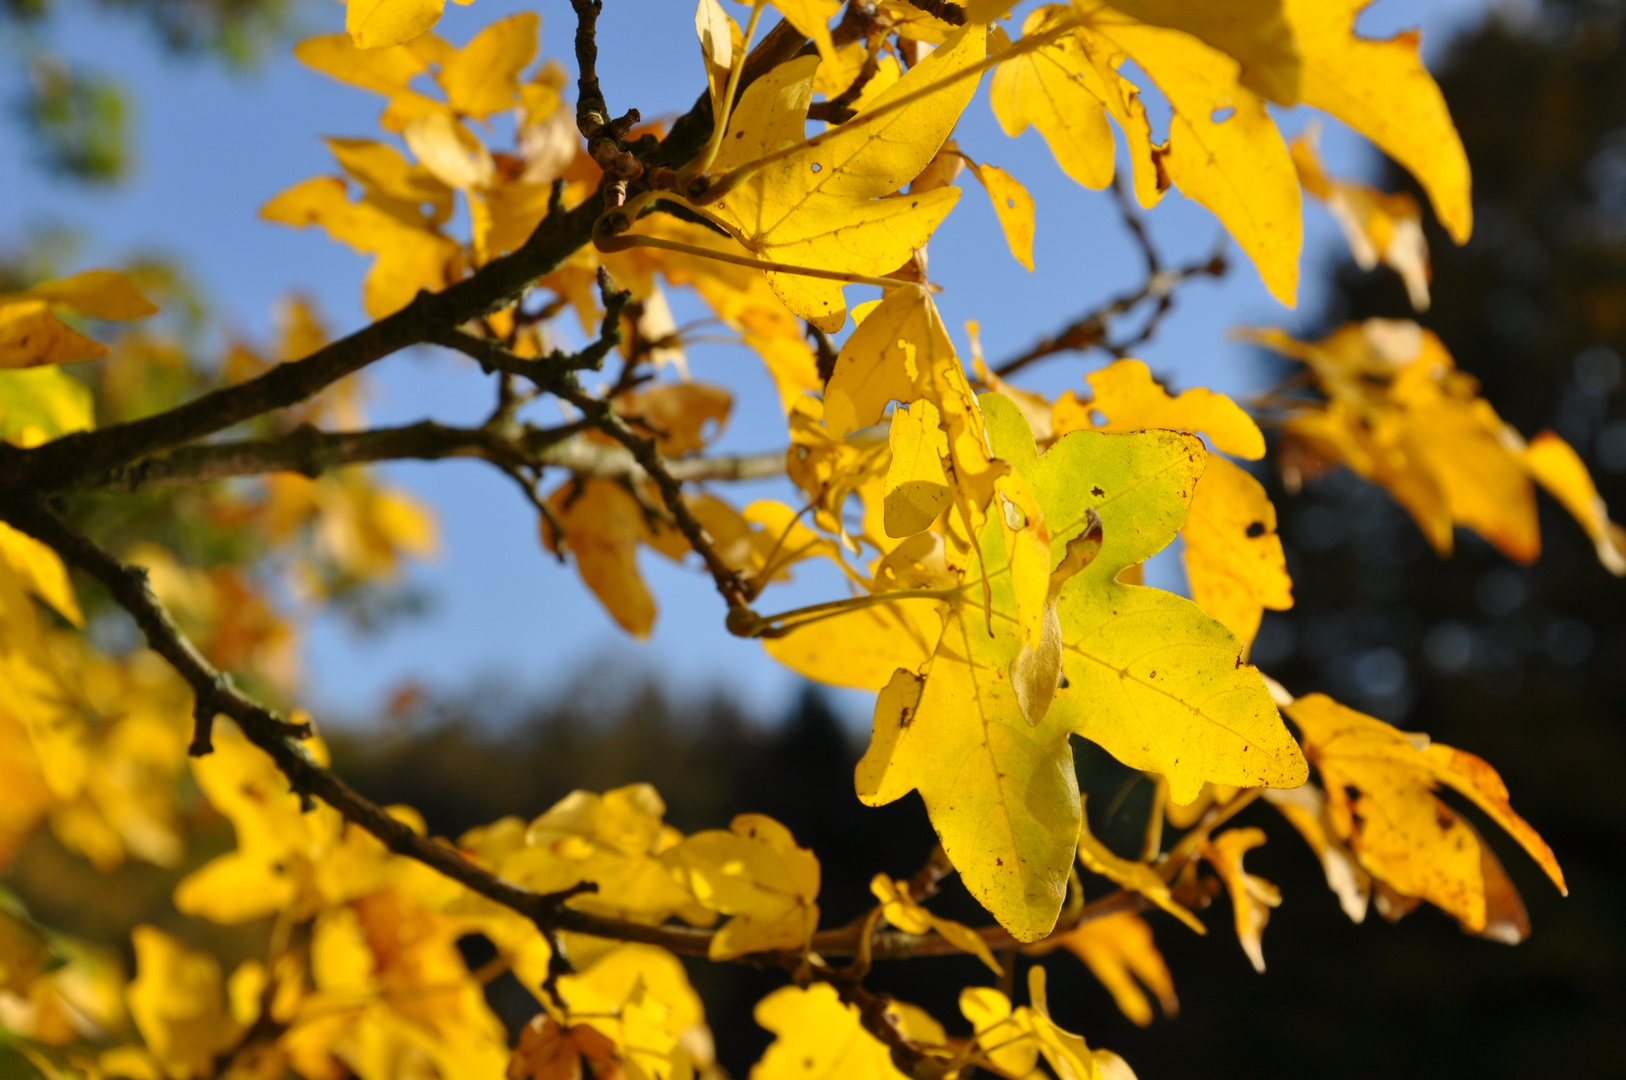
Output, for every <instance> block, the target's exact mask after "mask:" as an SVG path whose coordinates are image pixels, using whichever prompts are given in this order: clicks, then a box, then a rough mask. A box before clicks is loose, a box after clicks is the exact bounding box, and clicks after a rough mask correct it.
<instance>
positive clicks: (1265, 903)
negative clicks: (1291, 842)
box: [1203, 828, 1282, 975]
mask: <svg viewBox="0 0 1626 1080" xmlns="http://www.w3.org/2000/svg"><path fill="white" fill-rule="evenodd" d="M1264 842H1265V833H1264V830H1263V829H1255V828H1247V829H1227V830H1225V831H1224V832H1222V833H1220V834H1219V835H1218V836H1216V837H1214V838H1213V839H1212V840H1210V841H1208V842H1207V843H1206V844H1204V845H1203V858H1205V859H1207V860H1208V861H1209V862H1211V863H1213V864H1214V869H1215V870H1218V871H1219V876H1220V880H1222V881H1224V882H1225V889H1226V891H1227V892H1229V893H1230V894H1231V909H1232V911H1233V913H1234V915H1235V921H1236V938H1237V940H1238V941H1240V942H1241V943H1242V951H1243V952H1245V953H1247V954H1248V959H1249V961H1251V962H1252V963H1253V969H1254V970H1255V971H1257V972H1259V973H1260V974H1261V975H1262V974H1264V971H1265V954H1264V951H1263V949H1262V948H1261V945H1260V936H1261V935H1262V934H1263V933H1264V929H1265V924H1266V923H1267V922H1269V921H1270V909H1271V908H1273V907H1276V906H1277V905H1279V904H1280V903H1281V902H1282V894H1281V890H1279V889H1277V888H1276V886H1274V885H1272V884H1271V883H1270V882H1268V881H1266V880H1265V879H1264V878H1262V877H1257V876H1255V875H1253V874H1250V873H1248V872H1247V871H1246V870H1244V869H1242V856H1243V855H1244V854H1246V853H1247V852H1249V851H1251V850H1252V849H1254V848H1256V847H1258V846H1259V845H1260V844H1263V843H1264Z"/></svg>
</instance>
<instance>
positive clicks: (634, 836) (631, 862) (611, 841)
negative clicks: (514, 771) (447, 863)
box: [461, 784, 714, 923]
mask: <svg viewBox="0 0 1626 1080" xmlns="http://www.w3.org/2000/svg"><path fill="white" fill-rule="evenodd" d="M665 814H666V803H665V802H664V801H662V799H661V797H660V794H659V793H658V792H656V790H655V789H654V788H653V787H651V786H650V785H648V784H629V785H627V786H625V787H619V788H615V789H613V790H611V791H606V792H605V793H604V794H603V795H596V794H594V793H592V792H589V791H573V792H571V793H570V794H569V795H567V796H565V797H564V798H563V799H560V800H559V801H558V802H557V803H555V804H554V805H553V806H552V807H551V808H550V809H549V810H548V811H547V813H545V814H543V815H542V816H541V817H538V818H537V819H536V820H535V821H533V822H531V824H530V825H529V827H527V828H526V829H525V831H524V833H523V841H522V842H517V841H516V842H511V843H510V844H508V845H505V849H504V850H500V851H497V850H493V851H488V852H487V853H485V855H484V857H485V858H486V860H487V861H488V862H489V863H490V864H491V865H492V868H493V869H495V870H496V871H497V872H498V873H500V874H502V875H503V876H504V877H506V878H508V879H509V880H510V881H515V882H518V883H519V884H522V885H524V886H526V887H527V888H529V889H531V890H533V891H535V892H541V893H549V892H560V891H563V890H565V889H568V888H570V887H571V886H573V885H577V884H579V883H581V882H583V881H591V882H593V883H594V884H596V885H597V886H598V891H597V892H594V893H584V894H582V895H581V896H577V897H573V898H572V899H571V906H573V907H577V908H580V909H581V910H583V911H589V912H593V913H594V914H598V915H605V916H610V917H613V918H621V919H631V920H633V921H636V922H647V923H660V922H664V921H665V920H666V919H667V918H669V917H671V916H672V915H674V914H679V915H682V916H683V917H684V918H685V919H687V920H689V921H690V922H696V923H707V922H710V921H711V919H712V918H714V916H711V915H709V914H708V912H707V911H706V910H703V909H700V908H698V907H697V906H696V903H695V900H694V897H693V896H692V895H691V894H690V893H689V892H688V890H687V889H686V888H684V887H683V886H682V885H680V884H679V883H678V882H677V881H675V880H674V879H673V878H672V876H671V874H670V873H669V872H668V870H667V867H666V865H665V864H664V863H663V862H662V861H661V856H662V855H663V854H664V853H665V852H668V851H670V850H671V849H672V848H673V847H675V846H677V844H678V843H679V842H680V841H681V840H682V839H683V837H682V834H681V833H679V832H678V831H677V830H676V829H674V828H672V827H671V826H670V825H667V824H665V823H664V822H663V820H662V818H663V817H664V816H665ZM481 839H482V838H481V837H476V836H475V835H473V834H471V835H469V836H465V837H464V838H463V839H462V841H461V843H462V845H463V846H465V847H469V846H476V847H478V842H479V841H480V840H481Z"/></svg>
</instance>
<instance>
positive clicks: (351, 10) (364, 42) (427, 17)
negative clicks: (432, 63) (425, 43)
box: [344, 0, 446, 49]
mask: <svg viewBox="0 0 1626 1080" xmlns="http://www.w3.org/2000/svg"><path fill="white" fill-rule="evenodd" d="M445 6H446V0H347V2H346V4H345V11H344V29H345V32H346V33H348V34H349V35H350V39H351V40H352V41H354V42H355V43H356V47H357V48H359V49H383V48H388V47H389V46H391V45H399V44H401V43H402V42H405V41H411V40H412V39H413V38H415V37H417V36H418V35H419V34H421V33H423V32H424V31H425V30H428V29H429V28H430V27H432V26H434V25H435V23H437V22H439V21H440V13H441V10H442V9H443V8H444V7H445Z"/></svg>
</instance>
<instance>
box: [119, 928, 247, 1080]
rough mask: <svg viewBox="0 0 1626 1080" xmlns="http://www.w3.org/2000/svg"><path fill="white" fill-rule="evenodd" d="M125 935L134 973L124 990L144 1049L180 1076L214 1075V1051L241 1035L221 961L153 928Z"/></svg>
mask: <svg viewBox="0 0 1626 1080" xmlns="http://www.w3.org/2000/svg"><path fill="white" fill-rule="evenodd" d="M130 937H131V943H132V944H133V945H134V946H135V956H136V977H135V980H134V981H133V982H131V983H130V985H129V988H128V989H127V990H126V992H125V993H126V996H127V998H128V1001H129V1006H130V1018H131V1019H132V1020H134V1021H135V1025H136V1030H138V1031H139V1032H141V1037H142V1040H143V1041H144V1042H145V1043H146V1044H147V1049H148V1050H151V1051H152V1053H153V1055H154V1056H155V1057H157V1058H158V1059H159V1060H160V1061H161V1062H163V1063H164V1065H165V1067H166V1071H168V1072H170V1074H171V1075H173V1076H176V1077H179V1078H181V1080H192V1078H201V1077H207V1076H212V1075H214V1065H215V1058H216V1055H217V1054H220V1053H221V1052H223V1051H225V1050H227V1049H228V1048H230V1047H231V1046H232V1044H233V1043H235V1042H236V1041H237V1039H238V1038H239V1036H240V1034H241V1029H240V1028H239V1027H238V1025H237V1023H236V1021H235V1020H233V1019H232V1017H231V1014H230V1012H229V1010H228V1009H227V1007H226V999H225V988H224V980H223V979H222V978H221V974H220V965H219V964H218V963H217V962H216V961H215V958H214V957H212V956H209V955H207V954H205V953H198V952H193V951H192V950H190V949H188V948H186V947H185V946H183V945H182V944H181V943H180V942H179V941H176V940H175V939H174V938H172V937H170V936H169V935H168V934H166V933H164V932H163V931H162V930H159V929H157V928H156V927H152V926H138V927H136V928H135V930H134V931H133V932H132V934H131V935H130Z"/></svg>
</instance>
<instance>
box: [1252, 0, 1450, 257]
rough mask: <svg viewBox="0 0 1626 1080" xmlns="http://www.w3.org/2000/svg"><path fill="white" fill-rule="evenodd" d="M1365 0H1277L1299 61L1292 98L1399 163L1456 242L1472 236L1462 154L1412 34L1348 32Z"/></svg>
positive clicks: (1417, 42) (1440, 95)
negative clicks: (1376, 37) (1383, 36)
mask: <svg viewBox="0 0 1626 1080" xmlns="http://www.w3.org/2000/svg"><path fill="white" fill-rule="evenodd" d="M1369 3H1371V0H1284V3H1283V6H1284V8H1285V10H1286V12H1287V18H1288V21H1289V22H1290V23H1291V24H1292V27H1293V35H1294V38H1295V39H1296V40H1297V42H1298V47H1299V53H1300V56H1301V57H1302V61H1303V67H1302V68H1301V81H1300V84H1299V98H1300V100H1302V101H1303V102H1304V103H1305V104H1307V105H1313V106H1315V107H1316V108H1318V109H1323V110H1325V111H1326V112H1329V113H1331V114H1332V115H1333V116H1336V117H1337V118H1338V119H1340V120H1342V121H1343V122H1344V123H1346V124H1348V125H1349V126H1350V127H1352V128H1354V129H1355V130H1356V131H1358V132H1360V133H1361V134H1362V135H1365V136H1366V137H1367V138H1369V139H1371V140H1372V141H1373V142H1374V143H1376V144H1377V146H1378V149H1380V150H1382V151H1383V152H1384V153H1386V154H1388V155H1389V156H1390V157H1392V158H1394V159H1395V160H1396V161H1398V162H1399V163H1400V164H1401V165H1403V166H1405V167H1406V169H1407V171H1409V172H1410V173H1411V174H1412V175H1413V176H1415V177H1417V179H1418V182H1420V183H1421V184H1422V185H1423V190H1424V191H1426V192H1428V197H1429V201H1430V202H1432V203H1433V204H1434V212H1435V213H1436V214H1437V215H1439V218H1440V223H1441V224H1442V225H1444V226H1445V230H1446V232H1448V233H1450V234H1451V238H1452V239H1453V240H1455V241H1456V242H1457V243H1459V244H1461V243H1464V242H1466V241H1467V239H1468V234H1469V233H1471V232H1472V231H1473V203H1472V200H1471V198H1470V187H1471V183H1470V179H1469V175H1468V156H1467V154H1466V152H1464V150H1463V148H1462V139H1461V137H1460V136H1458V134H1457V129H1456V125H1454V124H1453V123H1452V122H1451V114H1450V111H1449V110H1448V109H1447V108H1446V105H1445V98H1444V96H1443V95H1442V94H1441V93H1440V88H1439V86H1438V85H1437V84H1436V83H1435V82H1434V79H1433V78H1432V77H1431V76H1430V75H1429V73H1428V69H1427V68H1425V67H1424V66H1423V58H1422V56H1421V55H1419V52H1418V45H1419V35H1418V33H1417V31H1415V30H1407V31H1403V32H1401V33H1399V34H1396V35H1395V36H1394V37H1392V38H1389V39H1388V40H1386V41H1372V40H1369V39H1367V38H1362V37H1358V36H1357V35H1356V34H1355V20H1356V18H1357V17H1358V16H1359V14H1360V12H1361V10H1362V9H1363V8H1365V7H1366V6H1367V5H1368V4H1369Z"/></svg>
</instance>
